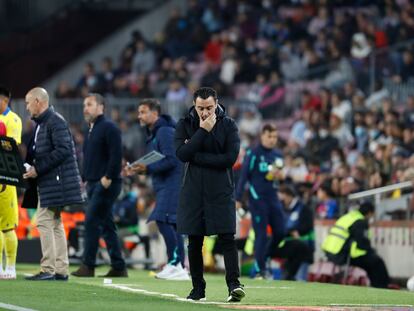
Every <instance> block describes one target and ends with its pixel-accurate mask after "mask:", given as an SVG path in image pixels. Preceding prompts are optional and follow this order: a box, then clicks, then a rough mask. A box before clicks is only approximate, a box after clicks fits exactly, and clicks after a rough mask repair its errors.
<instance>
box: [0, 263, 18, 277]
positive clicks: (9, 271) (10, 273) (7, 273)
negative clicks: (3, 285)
mask: <svg viewBox="0 0 414 311" xmlns="http://www.w3.org/2000/svg"><path fill="white" fill-rule="evenodd" d="M2 279H3V280H15V279H16V267H14V266H8V267H6V270H4V272H3V274H2Z"/></svg>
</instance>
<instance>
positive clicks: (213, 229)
mask: <svg viewBox="0 0 414 311" xmlns="http://www.w3.org/2000/svg"><path fill="white" fill-rule="evenodd" d="M193 100H194V106H193V107H191V108H190V110H189V113H188V114H187V116H186V117H185V118H183V119H181V120H180V121H179V122H178V124H177V129H176V133H175V148H176V154H177V157H178V159H180V160H181V161H182V162H185V167H184V173H183V180H182V187H181V193H180V201H179V205H178V210H177V230H178V232H179V233H182V234H188V239H189V244H188V259H189V262H190V272H191V278H192V283H193V289H192V291H191V292H190V294H189V295H188V297H187V299H191V300H202V299H205V287H206V282H205V280H204V278H203V257H202V252H201V250H202V246H203V240H204V236H205V235H216V234H217V235H218V243H221V245H222V247H223V255H224V264H225V267H226V283H227V287H228V291H229V296H228V298H227V301H228V302H238V301H240V300H241V299H242V298H243V297H244V296H245V292H244V289H243V286H242V285H241V284H240V282H239V280H238V278H239V275H240V272H239V266H238V256H237V249H236V243H235V240H234V234H235V232H236V210H235V202H234V194H233V193H234V180H233V171H232V167H233V164H234V163H235V162H236V159H237V156H238V154H239V149H240V138H239V134H238V129H237V126H236V123H235V122H234V120H233V119H231V118H229V117H227V116H226V115H225V111H224V107H223V106H221V105H220V104H218V100H217V93H216V91H215V90H214V89H212V88H209V87H202V88H200V89H198V90H196V91H195V92H194V96H193Z"/></svg>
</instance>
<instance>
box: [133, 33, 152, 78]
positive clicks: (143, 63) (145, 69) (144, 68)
mask: <svg viewBox="0 0 414 311" xmlns="http://www.w3.org/2000/svg"><path fill="white" fill-rule="evenodd" d="M154 68H155V55H154V51H153V50H152V49H151V48H149V47H148V46H147V44H146V43H145V41H144V40H139V41H138V42H137V43H136V52H135V55H134V56H133V58H132V72H134V73H135V74H146V73H149V72H151V71H152V70H154Z"/></svg>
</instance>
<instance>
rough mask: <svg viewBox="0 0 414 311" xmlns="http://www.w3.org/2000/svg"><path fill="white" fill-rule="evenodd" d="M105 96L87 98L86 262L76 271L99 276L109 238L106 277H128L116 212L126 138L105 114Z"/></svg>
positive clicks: (84, 254)
mask: <svg viewBox="0 0 414 311" xmlns="http://www.w3.org/2000/svg"><path fill="white" fill-rule="evenodd" d="M104 110H105V99H104V97H103V96H102V95H100V94H97V93H92V94H89V95H88V96H87V97H86V98H85V100H84V102H83V114H84V117H85V121H86V122H88V123H89V132H88V135H87V136H86V137H85V142H84V144H83V174H82V178H83V180H84V181H85V182H86V183H87V184H86V190H87V193H88V207H87V209H86V219H85V247H84V251H83V258H82V265H81V266H80V267H79V269H78V270H76V271H74V272H72V275H74V276H77V277H93V276H95V266H96V254H97V252H98V246H99V238H100V236H101V235H102V237H103V238H104V240H105V243H106V247H107V250H108V253H109V256H110V257H111V269H110V270H109V272H108V273H107V274H106V275H104V276H106V277H127V276H128V272H127V270H126V267H125V260H124V258H123V257H122V252H121V246H120V243H119V239H118V236H117V229H116V226H115V223H114V218H113V214H112V205H113V204H114V202H115V200H116V199H117V197H118V196H119V193H120V192H121V186H122V180H121V166H122V142H121V131H120V130H119V128H118V127H117V126H116V125H115V124H114V123H113V122H111V121H110V120H108V119H106V118H105V115H104Z"/></svg>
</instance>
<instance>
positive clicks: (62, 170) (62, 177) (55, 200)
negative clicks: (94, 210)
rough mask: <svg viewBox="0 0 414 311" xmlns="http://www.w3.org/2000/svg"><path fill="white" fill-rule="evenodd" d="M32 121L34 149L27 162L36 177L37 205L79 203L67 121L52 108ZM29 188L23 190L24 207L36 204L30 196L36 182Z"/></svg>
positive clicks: (76, 168)
mask: <svg viewBox="0 0 414 311" xmlns="http://www.w3.org/2000/svg"><path fill="white" fill-rule="evenodd" d="M34 121H35V122H36V123H37V125H38V130H37V139H36V143H35V146H36V148H35V149H34V151H32V150H30V153H32V156H31V157H30V160H29V163H30V164H33V165H34V167H35V169H36V172H37V174H38V176H37V178H36V182H37V187H38V190H39V195H40V206H41V207H44V208H48V207H64V206H68V205H75V204H81V203H83V199H82V195H81V179H80V175H79V169H78V164H77V162H76V155H75V146H74V142H73V138H72V134H71V132H70V130H69V127H68V124H67V122H66V121H65V119H64V118H63V117H62V116H61V115H60V114H58V113H57V112H55V111H54V109H53V108H52V107H49V108H48V109H47V110H46V111H45V112H43V113H42V114H41V115H40V116H39V117H37V118H34ZM28 158H29V157H28ZM31 186H32V187H34V189H28V190H27V191H26V192H27V194H25V201H26V204H24V205H25V206H24V207H35V204H36V202H37V198H36V197H34V196H35V195H36V190H35V187H36V183H31Z"/></svg>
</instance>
